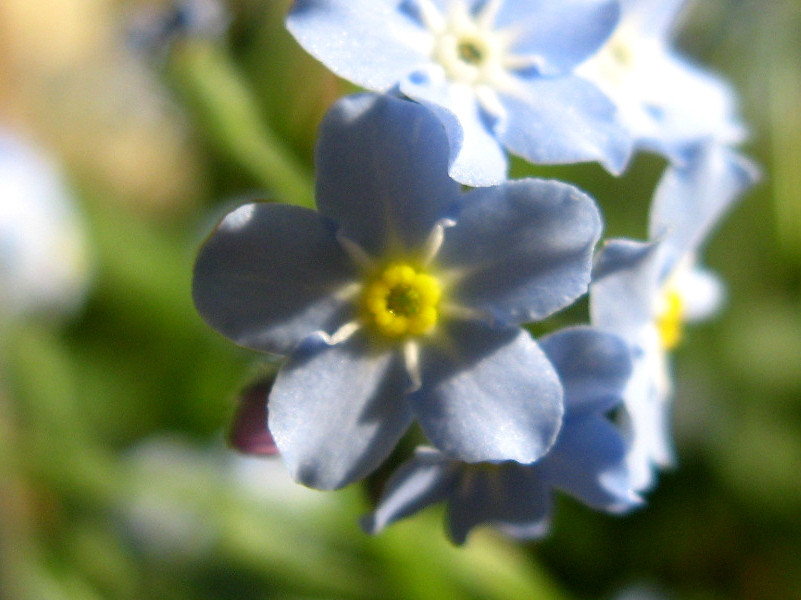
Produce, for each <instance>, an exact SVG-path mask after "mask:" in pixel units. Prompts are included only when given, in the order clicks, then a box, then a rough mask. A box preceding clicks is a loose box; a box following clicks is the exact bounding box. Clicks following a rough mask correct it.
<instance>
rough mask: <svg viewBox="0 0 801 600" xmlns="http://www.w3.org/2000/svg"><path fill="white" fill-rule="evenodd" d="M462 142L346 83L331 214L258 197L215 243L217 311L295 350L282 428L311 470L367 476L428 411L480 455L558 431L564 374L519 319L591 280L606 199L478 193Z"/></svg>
mask: <svg viewBox="0 0 801 600" xmlns="http://www.w3.org/2000/svg"><path fill="white" fill-rule="evenodd" d="M447 148H448V141H447V139H446V137H445V133H444V130H443V129H442V127H441V125H440V123H439V121H438V120H437V119H436V118H435V117H434V115H433V114H432V113H431V112H430V111H428V110H427V109H425V108H424V107H422V106H420V105H419V104H416V103H413V102H408V101H405V100H400V99H397V98H393V97H389V96H376V95H373V94H363V95H358V96H352V97H348V98H345V99H343V100H340V101H339V102H338V103H337V104H335V105H334V107H333V108H332V110H331V111H330V112H329V114H328V115H327V117H326V119H325V120H324V122H323V124H322V126H321V129H320V137H319V142H318V150H317V169H318V171H317V172H318V178H317V204H318V207H319V213H317V212H314V211H312V210H307V209H302V208H299V207H295V206H284V205H279V204H250V205H246V206H243V207H241V208H239V209H237V210H236V211H234V212H232V213H231V214H229V215H228V216H227V217H225V218H224V219H223V221H222V222H221V223H220V224H219V226H218V227H217V229H216V231H215V232H214V233H213V234H212V236H211V237H210V239H209V240H208V241H207V242H206V244H205V245H204V246H203V248H202V249H201V251H200V253H199V256H198V260H197V263H196V265H195V273H194V299H195V304H196V306H197V308H198V311H199V312H200V314H201V315H202V316H203V318H204V319H205V320H206V321H207V322H208V323H209V324H210V325H211V326H212V327H214V328H215V329H217V330H218V331H220V332H221V333H223V334H225V335H226V336H228V337H229V338H231V339H232V340H234V341H235V342H236V343H238V344H240V345H242V346H246V347H249V348H253V349H255V350H261V351H266V352H274V353H279V354H286V355H289V358H288V360H287V362H286V363H285V364H284V365H283V367H282V368H281V370H280V371H279V373H278V376H277V378H276V380H275V383H274V384H273V388H272V391H271V393H270V397H269V429H270V432H271V433H272V435H273V436H274V438H275V440H276V442H277V444H278V447H279V449H280V452H281V456H282V457H283V459H284V461H285V463H286V465H287V466H288V468H289V470H290V472H291V473H292V475H293V476H294V477H295V478H296V479H297V480H299V481H300V482H302V483H304V484H306V485H309V486H312V487H318V488H324V489H328V488H337V487H340V486H343V485H346V484H347V483H350V482H352V481H355V480H357V479H359V478H361V477H363V476H364V475H366V474H367V473H369V472H370V471H372V470H373V469H374V468H375V467H376V466H377V465H378V464H379V463H380V462H381V461H382V460H383V459H384V458H386V456H387V455H388V454H389V452H390V451H391V450H392V448H393V447H394V446H395V444H396V442H397V440H398V439H399V438H400V437H401V436H402V435H403V433H404V432H405V431H406V429H407V428H408V426H409V424H410V423H411V421H412V419H413V418H416V419H417V420H418V421H419V423H420V425H421V426H422V428H423V431H424V432H425V433H426V435H427V436H428V438H429V440H430V441H431V442H432V443H433V444H434V445H435V446H436V447H437V448H439V449H440V450H442V451H444V452H446V453H448V454H450V455H452V456H455V457H458V458H460V459H461V460H465V461H467V462H480V461H499V460H517V461H519V462H523V463H530V462H533V461H534V460H536V459H538V458H539V457H540V456H542V455H543V454H544V453H545V452H547V450H548V449H549V448H550V447H551V445H552V443H553V442H554V439H555V437H556V434H557V432H558V430H559V427H560V424H561V420H562V386H561V384H560V383H559V379H558V376H557V374H556V372H555V371H554V369H553V366H552V365H551V363H550V362H549V361H548V359H547V358H546V357H545V355H544V354H543V352H542V350H541V349H540V348H539V346H538V345H537V343H536V342H535V341H534V340H533V339H532V338H531V336H530V335H529V334H528V333H527V332H526V331H525V330H523V329H522V328H520V327H519V324H520V323H524V322H530V321H536V320H540V319H543V318H545V317H547V316H548V315H550V314H552V313H553V312H555V311H556V310H559V309H560V308H563V307H565V306H567V305H568V304H570V303H571V302H572V301H573V300H574V299H575V298H577V297H578V296H580V295H581V294H583V293H584V292H585V290H586V287H587V285H588V281H589V271H590V260H591V253H592V249H593V247H594V245H595V242H596V241H597V239H598V236H599V235H600V229H601V224H600V218H599V215H598V211H597V208H596V207H595V204H594V202H593V201H592V199H590V198H589V197H588V196H586V195H585V194H583V193H582V192H580V191H579V190H577V189H576V188H575V187H573V186H570V185H567V184H564V183H559V182H553V181H540V180H531V179H529V180H521V181H515V182H509V183H507V184H504V185H502V186H498V187H494V188H482V189H477V190H473V191H471V192H469V193H467V194H462V192H461V190H460V186H459V184H458V183H456V182H455V181H453V180H452V179H450V178H449V177H448V175H447Z"/></svg>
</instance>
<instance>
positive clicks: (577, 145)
mask: <svg viewBox="0 0 801 600" xmlns="http://www.w3.org/2000/svg"><path fill="white" fill-rule="evenodd" d="M500 98H501V102H502V104H503V107H504V108H505V109H506V119H505V121H504V124H503V128H502V129H501V130H499V131H498V137H499V138H500V140H501V142H502V143H503V144H504V145H505V146H506V148H507V149H508V150H509V151H511V152H512V153H514V154H517V155H519V156H521V157H523V158H525V159H527V160H529V161H531V162H533V163H537V164H566V163H576V162H586V161H598V162H600V163H601V164H602V165H603V166H604V167H606V169H607V170H609V171H610V172H611V173H613V174H619V173H621V172H622V171H623V169H624V168H625V167H626V164H627V162H628V160H629V156H630V154H631V149H632V140H631V138H630V136H629V134H628V133H627V132H626V131H625V130H624V129H623V127H622V126H621V124H620V123H619V122H618V120H617V117H616V109H615V106H614V105H613V104H612V102H611V101H610V100H609V99H608V98H607V97H606V96H605V95H604V94H603V93H601V91H600V90H599V89H598V88H597V87H595V85H594V84H592V83H590V82H589V81H586V80H584V79H581V78H579V77H574V76H565V77H555V78H536V79H532V80H529V81H527V82H526V85H525V87H521V89H520V90H519V93H515V94H514V95H512V94H508V93H501V94H500Z"/></svg>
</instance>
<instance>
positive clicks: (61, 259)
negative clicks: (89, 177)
mask: <svg viewBox="0 0 801 600" xmlns="http://www.w3.org/2000/svg"><path fill="white" fill-rule="evenodd" d="M84 229H85V228H84V224H83V221H82V218H81V215H80V214H79V211H78V207H77V206H76V204H75V199H74V198H73V197H72V195H71V193H70V191H69V189H68V188H67V185H66V182H65V181H64V178H63V177H62V174H61V172H60V170H59V169H58V166H57V165H56V164H55V163H54V162H53V160H52V159H51V158H50V157H49V156H47V155H46V154H44V153H43V152H42V151H41V150H40V149H39V148H36V147H34V146H31V145H29V144H28V143H27V142H26V141H24V140H22V139H20V138H18V137H16V136H15V135H13V134H11V133H10V132H6V131H4V130H0V326H1V325H2V324H3V323H2V322H3V321H4V320H5V319H17V318H19V317H20V316H23V315H25V316H27V315H30V314H34V313H35V314H38V315H40V316H47V317H53V316H54V315H56V314H69V313H71V312H74V311H75V310H76V309H77V308H78V307H80V306H81V304H82V303H83V300H84V298H85V296H86V291H87V288H88V284H89V278H90V274H91V273H90V271H91V268H90V267H91V264H90V263H91V259H90V251H89V246H88V243H87V241H86V234H85V231H84Z"/></svg>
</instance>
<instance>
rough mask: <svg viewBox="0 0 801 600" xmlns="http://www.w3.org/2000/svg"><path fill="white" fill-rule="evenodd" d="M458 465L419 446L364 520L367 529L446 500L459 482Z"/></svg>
mask: <svg viewBox="0 0 801 600" xmlns="http://www.w3.org/2000/svg"><path fill="white" fill-rule="evenodd" d="M457 464H458V463H456V462H455V461H453V460H451V459H448V458H447V457H446V456H444V455H443V454H442V453H440V452H437V451H436V450H433V449H431V448H418V449H417V451H416V452H415V454H414V456H413V457H412V458H411V459H410V460H408V461H406V462H405V463H403V464H402V465H401V466H400V467H398V470H397V471H395V472H394V473H393V474H392V477H390V479H389V481H387V483H386V487H385V488H384V491H383V492H382V494H381V499H380V500H379V502H378V506H377V507H376V509H375V511H373V513H372V514H370V515H367V516H365V517H364V518H363V519H362V520H361V524H362V527H363V528H364V530H365V531H367V532H368V533H378V532H379V531H381V530H382V529H384V528H385V527H386V526H387V525H390V524H392V523H394V522H395V521H399V520H400V519H404V518H406V517H408V516H411V515H413V514H414V513H416V512H418V511H420V510H422V509H423V508H425V507H427V506H431V505H432V504H436V503H438V502H443V501H444V500H446V499H447V498H448V496H449V495H450V493H451V492H452V490H453V488H454V486H455V484H456V482H457V473H458V466H457Z"/></svg>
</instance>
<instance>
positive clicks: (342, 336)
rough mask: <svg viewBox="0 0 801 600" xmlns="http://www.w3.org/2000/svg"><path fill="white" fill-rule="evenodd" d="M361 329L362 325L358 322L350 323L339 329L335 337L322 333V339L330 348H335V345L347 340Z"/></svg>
mask: <svg viewBox="0 0 801 600" xmlns="http://www.w3.org/2000/svg"><path fill="white" fill-rule="evenodd" d="M359 329H361V323H359V322H358V321H350V322H348V323H345V324H344V325H343V326H342V327H340V328H339V329H337V330H336V331H335V332H334V334H333V335H328V334H327V333H325V332H324V331H321V332H320V337H321V338H323V341H324V342H325V343H326V344H328V345H329V346H334V345H335V344H339V343H340V342H344V341H345V340H347V339H348V338H349V337H350V336H352V335H353V334H354V333H356V332H357V331H359Z"/></svg>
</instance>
